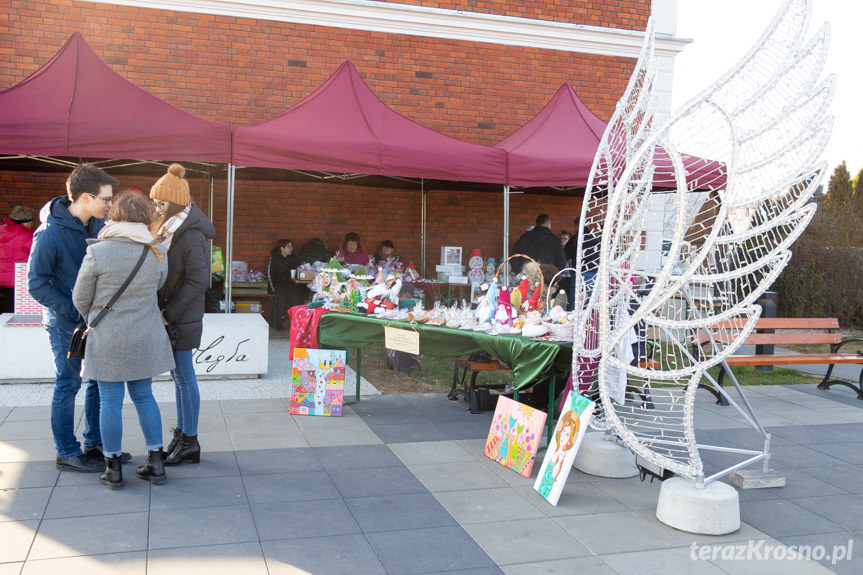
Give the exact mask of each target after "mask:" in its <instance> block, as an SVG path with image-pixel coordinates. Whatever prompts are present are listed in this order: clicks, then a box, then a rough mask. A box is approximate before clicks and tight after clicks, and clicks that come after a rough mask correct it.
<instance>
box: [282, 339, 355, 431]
mask: <svg viewBox="0 0 863 575" xmlns="http://www.w3.org/2000/svg"><path fill="white" fill-rule="evenodd" d="M346 358H347V352H346V351H345V350H332V349H305V348H295V349H294V364H293V370H292V371H291V401H290V404H289V406H288V412H289V413H291V414H292V415H323V416H331V417H339V416H341V415H342V405H343V404H344V395H345V361H346Z"/></svg>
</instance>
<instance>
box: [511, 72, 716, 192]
mask: <svg viewBox="0 0 863 575" xmlns="http://www.w3.org/2000/svg"><path fill="white" fill-rule="evenodd" d="M606 126H607V124H606V123H605V122H603V121H602V120H600V119H599V118H598V117H597V116H596V115H595V114H594V113H593V112H591V111H590V110H589V109H588V107H587V106H586V105H585V104H584V102H582V101H581V99H580V98H579V97H578V95H577V94H576V93H575V90H573V89H572V86H570V85H569V84H568V83H564V84H563V85H561V87H560V88H559V89H558V90H557V93H555V95H554V96H553V97H552V98H551V99H550V100H549V101H548V103H547V104H546V105H545V106H544V107H543V108H542V110H540V111H539V113H538V114H537V115H536V116H534V117H533V118H531V119H530V120H528V121H527V122H526V123H525V124H524V125H523V126H522V127H520V128H519V129H517V130H516V131H515V132H513V133H512V134H510V135H509V136H507V137H506V138H504V139H503V140H501V141H500V142H498V143H497V144H495V146H494V147H496V148H501V149H503V150H506V151H507V153H508V154H509V168H508V174H507V183H509V185H511V186H527V187H537V186H557V187H584V186H586V185H587V180H588V178H589V177H590V168H591V166H592V164H593V158H594V156H595V155H596V150H597V148H599V143H600V141H601V140H602V136H603V133H604V132H605V129H606ZM682 159H683V164H684V166H686V170H687V181H688V182H689V188H690V189H696V188H697V189H715V188H718V187H720V186H722V185H724V184H725V165H724V164H722V163H721V162H717V161H713V160H707V159H704V158H699V157H696V156H690V155H686V154H682ZM654 165H655V166H656V171H655V174H654V178H653V183H654V186H655V187H658V188H664V187H674V186H675V185H676V184H675V182H674V178H673V177H672V175H673V171H672V167H671V159H670V158H669V156H668V153H667V152H666V151H665V150H663V149H658V150H657V151H656V154H655V156H654Z"/></svg>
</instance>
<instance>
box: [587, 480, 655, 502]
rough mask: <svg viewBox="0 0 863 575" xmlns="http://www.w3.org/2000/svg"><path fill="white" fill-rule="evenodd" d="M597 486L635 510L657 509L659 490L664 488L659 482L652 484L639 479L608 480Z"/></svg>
mask: <svg viewBox="0 0 863 575" xmlns="http://www.w3.org/2000/svg"><path fill="white" fill-rule="evenodd" d="M595 485H596V486H597V487H598V488H599V489H600V490H601V491H603V492H605V493H607V494H608V495H610V496H612V497H614V498H615V499H616V500H618V501H620V502H621V503H623V504H624V505H625V506H626V507H627V508H629V509H633V510H640V509H656V504H657V502H658V501H659V490H660V489H661V488H662V484H661V483H660V482H658V481H654V482H652V483H651V482H650V480H647V481H641V480H640V479H639V478H638V477H629V478H626V479H611V480H608V479H607V480H605V481H602V482H601V483H595Z"/></svg>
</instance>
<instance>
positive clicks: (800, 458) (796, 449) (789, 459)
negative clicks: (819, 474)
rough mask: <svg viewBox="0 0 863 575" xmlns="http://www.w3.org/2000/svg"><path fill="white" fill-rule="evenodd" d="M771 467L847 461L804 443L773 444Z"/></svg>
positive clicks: (820, 465) (832, 463)
mask: <svg viewBox="0 0 863 575" xmlns="http://www.w3.org/2000/svg"><path fill="white" fill-rule="evenodd" d="M771 453H772V454H773V455H772V459H771V462H772V464H771V465H772V467H774V468H775V469H777V470H783V469H806V468H810V467H825V466H830V465H842V464H843V463H848V462H847V461H844V460H842V459H839V458H838V457H833V456H831V455H827V454H826V453H822V452H820V451H817V450H815V449H812V448H811V447H806V446H804V445H798V444H789V445H774V446H772V447H771Z"/></svg>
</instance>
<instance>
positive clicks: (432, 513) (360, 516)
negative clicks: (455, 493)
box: [345, 493, 457, 533]
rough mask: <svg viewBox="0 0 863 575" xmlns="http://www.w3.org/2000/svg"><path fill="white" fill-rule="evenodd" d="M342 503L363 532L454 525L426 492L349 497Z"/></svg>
mask: <svg viewBox="0 0 863 575" xmlns="http://www.w3.org/2000/svg"><path fill="white" fill-rule="evenodd" d="M345 504H346V505H347V506H348V509H349V510H350V512H351V513H352V514H353V516H354V518H355V519H356V520H357V523H359V525H360V527H361V528H362V530H363V532H365V533H372V532H375V531H393V530H394V529H418V528H423V527H443V526H447V525H457V523H456V521H455V519H453V518H452V516H451V515H450V514H449V513H447V510H446V509H444V508H443V506H442V505H441V504H440V503H438V501H437V499H435V498H434V497H433V496H432V495H431V494H429V493H406V494H402V495H381V496H377V497H351V498H347V499H345Z"/></svg>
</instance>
